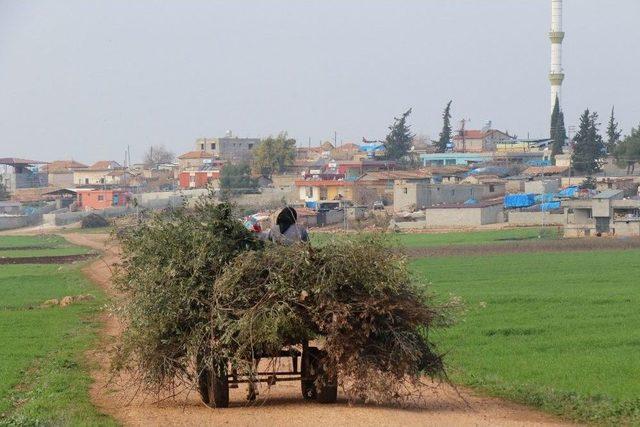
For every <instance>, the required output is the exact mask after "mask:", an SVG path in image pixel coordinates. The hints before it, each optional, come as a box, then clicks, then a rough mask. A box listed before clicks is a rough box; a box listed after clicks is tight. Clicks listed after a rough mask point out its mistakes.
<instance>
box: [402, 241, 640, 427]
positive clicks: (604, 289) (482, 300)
mask: <svg viewBox="0 0 640 427" xmlns="http://www.w3.org/2000/svg"><path fill="white" fill-rule="evenodd" d="M639 260H640V251H639V250H627V251H598V252H595V251H594V252H565V253H519V254H511V255H492V256H476V257H441V258H437V257H436V258H429V259H419V260H415V261H413V262H412V267H413V269H414V270H415V272H416V273H417V275H418V276H421V277H422V278H424V279H426V280H428V281H430V282H432V290H433V291H434V293H436V294H437V295H440V296H446V295H450V294H453V295H456V296H460V297H461V298H462V299H463V301H464V302H465V306H466V312H465V313H464V314H463V315H462V316H461V319H462V320H461V321H460V322H459V324H458V325H457V326H455V327H453V328H451V329H449V330H447V331H444V332H439V333H438V334H437V335H436V336H434V337H433V338H434V339H436V340H437V342H439V344H440V346H441V350H443V351H446V352H447V353H448V356H447V360H448V362H449V370H450V375H451V377H452V378H453V380H454V381H455V382H458V383H463V384H466V385H471V386H474V387H478V388H480V389H483V390H485V391H486V392H488V393H490V394H494V395H498V396H503V397H507V398H510V399H513V400H516V401H519V402H523V403H526V404H530V405H533V406H536V407H540V408H542V409H545V410H547V411H549V412H553V413H557V414H561V415H564V416H568V417H570V418H573V419H576V420H580V421H588V422H596V423H618V422H621V421H627V422H632V423H640V398H639V396H640V381H639V380H638V373H639V372H640V356H639V351H640V309H639V307H640V280H639V279H638V278H639V277H640V263H639V262H638V261H639Z"/></svg>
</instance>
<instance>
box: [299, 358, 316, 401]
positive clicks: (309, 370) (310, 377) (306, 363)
mask: <svg viewBox="0 0 640 427" xmlns="http://www.w3.org/2000/svg"><path fill="white" fill-rule="evenodd" d="M317 352H318V349H317V348H315V347H306V346H305V348H303V350H302V361H301V363H300V374H301V376H302V380H301V381H300V382H301V385H302V397H303V398H304V399H305V400H316V396H317V391H316V385H315V379H316V375H317V374H316V372H315V369H314V367H313V366H312V362H311V359H314V360H315V358H316V357H314V356H315V355H316V354H317ZM312 354H313V355H314V356H312Z"/></svg>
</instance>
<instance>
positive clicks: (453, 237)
mask: <svg viewBox="0 0 640 427" xmlns="http://www.w3.org/2000/svg"><path fill="white" fill-rule="evenodd" d="M379 234H383V233H379ZM384 235H385V236H386V238H388V239H389V241H390V242H394V243H397V244H399V245H400V246H404V247H407V248H420V247H434V246H449V245H486V244H500V243H504V242H508V241H514V240H516V241H517V240H534V239H537V238H538V237H539V236H541V237H542V238H543V239H557V238H560V237H561V236H560V234H559V231H558V228H557V227H545V228H544V229H541V228H539V227H522V228H512V229H506V230H483V231H454V232H446V233H384ZM350 236H352V234H346V233H325V232H316V233H311V241H312V242H313V243H315V244H318V245H323V244H326V243H327V242H330V241H332V240H334V239H345V238H349V237H350Z"/></svg>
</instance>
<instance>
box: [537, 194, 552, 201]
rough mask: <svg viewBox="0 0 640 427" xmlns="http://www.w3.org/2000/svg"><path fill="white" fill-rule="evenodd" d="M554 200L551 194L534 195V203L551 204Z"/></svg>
mask: <svg viewBox="0 0 640 427" xmlns="http://www.w3.org/2000/svg"><path fill="white" fill-rule="evenodd" d="M554 198H555V194H553V193H547V194H536V203H548V202H553V199H554Z"/></svg>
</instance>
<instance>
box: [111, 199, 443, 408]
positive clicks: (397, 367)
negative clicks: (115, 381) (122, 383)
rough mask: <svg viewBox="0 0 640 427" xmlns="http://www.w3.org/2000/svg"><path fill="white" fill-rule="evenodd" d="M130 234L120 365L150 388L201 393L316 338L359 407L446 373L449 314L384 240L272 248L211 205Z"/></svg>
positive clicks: (122, 278) (122, 276)
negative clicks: (444, 339)
mask: <svg viewBox="0 0 640 427" xmlns="http://www.w3.org/2000/svg"><path fill="white" fill-rule="evenodd" d="M120 238H121V243H122V250H123V261H122V265H121V267H120V269H119V271H118V273H117V283H118V284H119V286H120V289H121V290H122V291H124V292H125V295H126V298H125V303H124V305H123V306H122V307H121V308H120V313H119V314H120V316H121V318H122V319H123V320H124V322H125V331H124V334H123V335H122V339H121V342H120V345H119V347H118V351H117V353H116V355H115V357H114V359H113V367H114V369H115V370H116V371H123V370H126V371H129V372H130V373H132V374H133V377H134V378H135V379H136V381H138V382H139V384H140V385H142V387H143V388H145V389H146V390H147V391H161V390H166V389H174V388H176V387H181V386H185V387H191V388H197V387H198V381H199V378H202V372H203V371H215V370H216V369H218V368H219V367H220V366H221V364H222V365H225V366H226V365H228V366H230V367H232V369H233V370H234V371H235V372H237V373H238V374H239V375H247V376H251V375H252V374H253V370H254V369H255V364H254V363H253V362H254V360H255V359H256V358H260V357H269V356H270V355H273V354H276V353H277V352H279V351H280V350H281V349H282V348H283V347H286V346H289V345H296V344H300V343H301V342H306V341H307V340H317V342H319V343H321V346H322V347H323V350H324V352H323V353H324V354H326V358H325V359H326V360H324V362H323V363H324V364H325V365H326V367H325V368H326V369H327V370H329V371H331V372H332V373H333V374H337V375H338V377H339V378H340V382H341V384H342V386H343V388H344V389H345V390H346V391H347V393H348V396H349V397H350V398H352V399H360V398H364V399H368V400H374V401H382V400H388V399H392V398H399V397H404V396H406V395H407V393H409V394H410V393H411V390H415V388H412V387H411V386H412V385H415V384H416V383H418V382H419V381H420V379H421V378H422V377H423V374H428V375H430V376H433V377H436V376H442V375H443V373H444V370H443V364H442V358H441V356H440V355H439V354H438V352H437V351H436V350H435V348H434V346H433V345H432V344H431V343H430V342H429V341H428V339H427V336H428V332H429V330H430V329H431V328H433V327H437V326H444V325H446V324H447V322H448V308H449V307H447V306H442V305H438V304H436V303H435V302H434V300H433V298H432V297H431V296H430V295H428V294H427V293H426V292H425V291H424V286H421V285H416V284H413V283H412V280H411V277H410V275H409V273H408V270H407V266H406V263H405V260H404V258H403V257H402V255H400V254H399V253H398V251H397V250H396V249H394V248H392V247H390V246H389V245H388V244H386V243H385V242H384V241H383V239H381V238H379V237H371V236H369V237H364V236H363V237H360V238H357V239H353V240H351V239H350V240H348V241H347V240H345V241H338V242H336V243H333V244H327V245H324V246H323V247H321V248H314V247H311V246H310V245H308V244H299V245H294V246H279V245H275V244H271V243H266V244H264V243H263V242H261V241H259V240H257V239H256V238H255V237H254V235H252V234H251V233H249V232H248V231H247V230H246V229H245V228H244V227H243V225H242V223H241V222H240V221H238V220H237V219H235V217H234V215H233V211H232V208H231V207H230V206H229V205H226V204H220V205H215V204H213V202H210V201H203V202H201V203H200V204H199V205H198V206H197V207H196V209H195V211H188V210H186V209H178V210H176V211H173V212H170V213H166V214H164V215H162V216H154V217H152V218H150V219H149V220H147V221H146V222H144V223H142V224H140V225H138V226H136V227H134V228H133V229H132V230H130V231H129V232H127V233H124V234H122V235H121V236H120Z"/></svg>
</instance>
